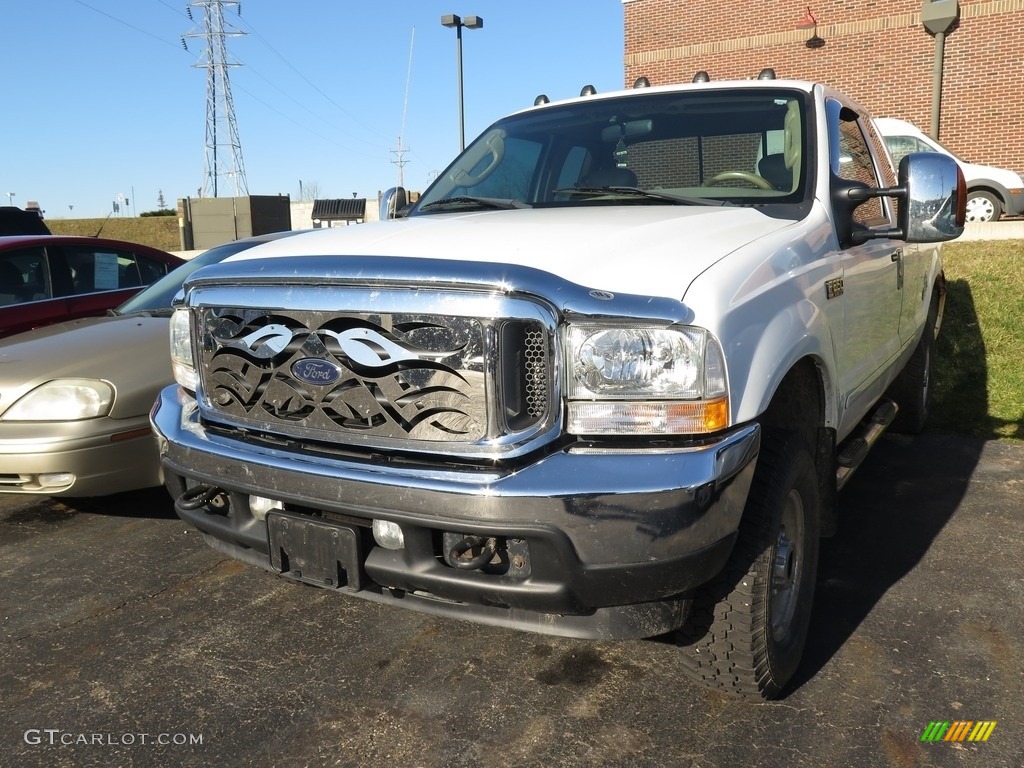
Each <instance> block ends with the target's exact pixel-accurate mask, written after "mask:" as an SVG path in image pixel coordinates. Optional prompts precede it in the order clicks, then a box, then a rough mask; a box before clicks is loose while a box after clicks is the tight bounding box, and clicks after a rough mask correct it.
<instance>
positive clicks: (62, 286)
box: [0, 235, 184, 338]
mask: <svg viewBox="0 0 1024 768" xmlns="http://www.w3.org/2000/svg"><path fill="white" fill-rule="evenodd" d="M183 263H184V260H183V259H179V258H178V257H177V256H173V255H171V254H169V253H167V252H166V251H161V250H158V249H156V248H150V247H149V246H146V245H137V244H135V243H127V242H124V241H122V240H106V239H104V238H100V237H71V236H64V235H11V236H8V237H0V338H3V337H5V336H10V335H11V334H14V333H20V332H22V331H27V330H30V329H32V328H38V327H39V326H43V325H49V324H50V323H56V322H60V321H63V320H74V319H75V318H78V317H89V316H94V315H103V314H106V311H107V310H108V309H113V308H114V307H117V306H120V305H121V304H123V303H124V302H125V301H127V300H128V299H129V298H131V297H132V295H134V294H135V293H138V292H139V291H140V290H141V289H142V288H144V287H145V286H147V285H150V284H151V283H154V282H156V281H157V280H159V279H160V278H161V277H163V276H164V275H166V274H167V273H168V272H170V271H171V270H172V269H174V268H175V267H177V266H179V265H180V264H183Z"/></svg>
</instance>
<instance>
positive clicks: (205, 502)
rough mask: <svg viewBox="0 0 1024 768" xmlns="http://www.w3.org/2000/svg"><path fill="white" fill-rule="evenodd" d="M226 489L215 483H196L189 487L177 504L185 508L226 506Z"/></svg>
mask: <svg viewBox="0 0 1024 768" xmlns="http://www.w3.org/2000/svg"><path fill="white" fill-rule="evenodd" d="M224 494H225V491H224V489H223V488H218V487H217V486H215V485H196V486H193V487H192V488H189V489H188V490H187V491H185V492H184V493H183V494H181V496H179V497H178V500H177V502H176V503H177V505H178V506H179V507H181V508H182V509H185V510H194V509H200V508H201V507H208V506H209V507H215V508H221V507H224V506H225V503H226V500H225V498H224Z"/></svg>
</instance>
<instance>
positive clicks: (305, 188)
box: [296, 179, 320, 203]
mask: <svg viewBox="0 0 1024 768" xmlns="http://www.w3.org/2000/svg"><path fill="white" fill-rule="evenodd" d="M319 197H320V182H318V181H302V179H299V194H298V197H297V198H296V200H298V201H299V202H301V203H311V202H313V201H314V200H316V199H317V198H319Z"/></svg>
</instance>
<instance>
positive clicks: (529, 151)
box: [451, 137, 541, 200]
mask: <svg viewBox="0 0 1024 768" xmlns="http://www.w3.org/2000/svg"><path fill="white" fill-rule="evenodd" d="M502 148H503V154H502V156H501V158H500V162H499V163H498V164H496V165H495V167H494V168H493V169H491V170H488V168H490V166H491V165H492V164H493V163H494V158H493V157H492V156H491V155H486V156H485V157H483V158H482V159H481V160H480V161H479V162H478V163H477V165H476V166H475V167H474V168H472V169H471V170H470V172H469V177H470V178H473V179H477V178H479V179H480V180H479V181H477V182H476V183H474V184H472V185H471V186H461V187H456V188H455V189H453V190H452V194H451V196H452V197H457V196H459V195H471V196H473V197H498V198H509V199H516V200H528V199H530V183H531V181H532V180H533V173H534V171H535V170H536V168H537V160H538V158H539V157H540V151H541V145H540V144H539V143H538V142H535V141H527V140H525V139H520V138H516V137H509V138H506V139H505V140H504V142H503V143H502Z"/></svg>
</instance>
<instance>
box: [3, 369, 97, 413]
mask: <svg viewBox="0 0 1024 768" xmlns="http://www.w3.org/2000/svg"><path fill="white" fill-rule="evenodd" d="M113 402H114V388H113V387H111V386H110V385H109V384H107V382H105V381H99V380H98V379H57V380H55V381H48V382H47V383H45V384H43V385H41V386H38V387H36V388H35V389H33V390H32V391H31V392H29V393H28V394H27V395H25V396H24V397H22V398H21V399H19V400H18V401H17V402H16V403H15V404H14V405H12V406H11V407H10V408H8V409H7V412H6V413H5V414H4V415H3V417H0V420H2V421H78V420H80V419H94V418H96V417H97V416H106V415H107V414H108V413H110V406H111V404H113Z"/></svg>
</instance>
